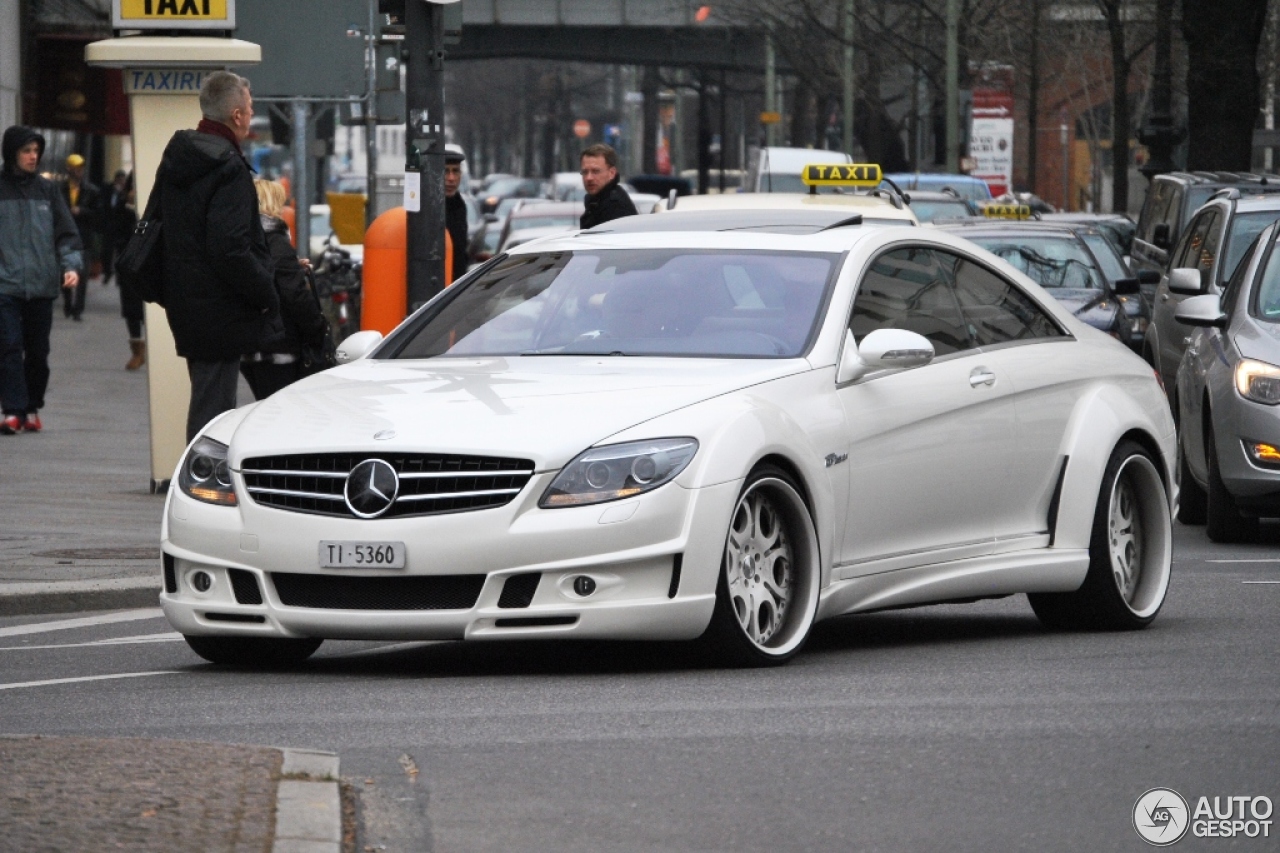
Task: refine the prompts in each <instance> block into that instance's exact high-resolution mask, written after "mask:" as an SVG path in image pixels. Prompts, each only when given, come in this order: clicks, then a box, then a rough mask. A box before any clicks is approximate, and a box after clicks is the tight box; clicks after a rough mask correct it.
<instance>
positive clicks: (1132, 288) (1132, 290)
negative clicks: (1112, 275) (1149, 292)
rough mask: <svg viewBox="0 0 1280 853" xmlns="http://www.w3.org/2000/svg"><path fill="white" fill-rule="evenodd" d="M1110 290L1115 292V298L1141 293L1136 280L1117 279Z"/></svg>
mask: <svg viewBox="0 0 1280 853" xmlns="http://www.w3.org/2000/svg"><path fill="white" fill-rule="evenodd" d="M1112 289H1113V290H1115V292H1116V296H1133V295H1134V294H1137V293H1141V292H1142V287H1141V286H1140V285H1139V284H1138V279H1137V278H1118V279H1116V281H1115V284H1114V285H1113V286H1112Z"/></svg>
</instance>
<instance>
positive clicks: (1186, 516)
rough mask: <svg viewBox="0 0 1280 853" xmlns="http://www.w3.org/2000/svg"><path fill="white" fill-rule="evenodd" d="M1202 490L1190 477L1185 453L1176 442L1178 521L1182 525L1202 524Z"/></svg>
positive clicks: (1203, 508) (1203, 509)
mask: <svg viewBox="0 0 1280 853" xmlns="http://www.w3.org/2000/svg"><path fill="white" fill-rule="evenodd" d="M1205 500H1206V496H1205V493H1204V489H1202V488H1201V487H1200V484H1199V483H1197V482H1196V481H1195V478H1194V477H1192V476H1191V469H1190V467H1189V466H1188V465H1187V451H1186V450H1184V449H1183V447H1182V440H1181V439H1179V440H1178V521H1181V522H1182V523H1183V524H1204V518H1205Z"/></svg>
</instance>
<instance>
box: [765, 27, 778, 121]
mask: <svg viewBox="0 0 1280 853" xmlns="http://www.w3.org/2000/svg"><path fill="white" fill-rule="evenodd" d="M776 63H777V59H776V57H775V56H774V53H773V34H772V33H766V34H765V37H764V111H765V112H767V113H774V112H777V111H778V106H777V103H778V102H777V100H776V98H777V95H778V91H777V84H776V82H775V80H776V74H777V67H776ZM777 125H778V122H769V123H768V124H766V125H765V130H764V138H765V144H766V145H769V146H774V145H777V144H778V131H777V130H776V129H775V128H776V127H777Z"/></svg>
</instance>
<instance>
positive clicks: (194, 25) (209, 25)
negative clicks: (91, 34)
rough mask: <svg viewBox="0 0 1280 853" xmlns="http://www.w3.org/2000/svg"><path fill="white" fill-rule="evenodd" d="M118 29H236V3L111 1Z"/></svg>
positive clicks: (227, 0) (211, 0) (214, 0)
mask: <svg viewBox="0 0 1280 853" xmlns="http://www.w3.org/2000/svg"><path fill="white" fill-rule="evenodd" d="M111 6H112V9H111V25H112V26H113V27H115V28H116V29H117V30H154V29H165V30H233V29H235V26H236V2H235V0H112V3H111Z"/></svg>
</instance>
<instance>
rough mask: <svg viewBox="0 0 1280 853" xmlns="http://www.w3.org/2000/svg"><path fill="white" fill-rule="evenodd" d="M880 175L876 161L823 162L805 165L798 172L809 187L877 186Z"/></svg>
mask: <svg viewBox="0 0 1280 853" xmlns="http://www.w3.org/2000/svg"><path fill="white" fill-rule="evenodd" d="M882 177H883V176H882V175H881V174H880V166H879V165H878V164H876V163H842V164H835V165H833V164H831V163H823V164H820V165H811V166H805V167H804V170H803V171H802V172H801V173H800V180H802V181H804V183H805V186H809V187H878V186H880V179H881V178H882Z"/></svg>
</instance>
